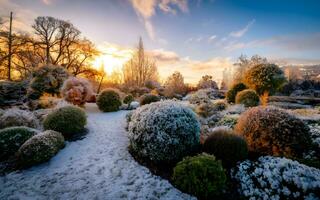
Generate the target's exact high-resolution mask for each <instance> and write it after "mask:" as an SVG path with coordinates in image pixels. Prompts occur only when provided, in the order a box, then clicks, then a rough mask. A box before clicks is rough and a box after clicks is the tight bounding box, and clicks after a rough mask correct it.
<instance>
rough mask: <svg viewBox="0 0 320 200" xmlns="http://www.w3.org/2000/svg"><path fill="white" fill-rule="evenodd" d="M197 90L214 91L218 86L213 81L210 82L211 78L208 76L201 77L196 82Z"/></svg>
mask: <svg viewBox="0 0 320 200" xmlns="http://www.w3.org/2000/svg"><path fill="white" fill-rule="evenodd" d="M197 88H198V89H206V88H212V89H216V90H217V89H219V88H218V84H217V83H216V82H215V81H214V80H212V76H209V75H205V76H202V78H201V79H200V81H199V82H198V85H197Z"/></svg>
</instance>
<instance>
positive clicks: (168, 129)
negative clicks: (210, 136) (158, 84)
mask: <svg viewBox="0 0 320 200" xmlns="http://www.w3.org/2000/svg"><path fill="white" fill-rule="evenodd" d="M130 119H131V121H130V122H129V139H130V149H131V150H132V152H133V153H134V154H136V155H138V156H140V157H142V158H146V159H149V160H151V161H153V162H170V161H177V160H179V159H181V158H183V157H184V156H186V155H188V154H189V153H190V152H192V151H194V150H195V149H196V148H197V147H198V145H199V144H200V143H199V136H200V124H199V122H198V120H197V116H196V115H195V113H194V112H193V111H192V110H190V109H189V108H187V107H185V106H183V105H181V104H179V103H177V102H175V101H161V102H155V103H152V104H149V105H145V106H142V107H139V108H138V109H137V110H135V111H134V112H133V114H132V116H131V118H130Z"/></svg>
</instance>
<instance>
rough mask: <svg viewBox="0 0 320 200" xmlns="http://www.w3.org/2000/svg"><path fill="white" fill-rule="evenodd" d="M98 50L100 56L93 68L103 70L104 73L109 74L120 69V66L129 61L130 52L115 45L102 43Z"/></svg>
mask: <svg viewBox="0 0 320 200" xmlns="http://www.w3.org/2000/svg"><path fill="white" fill-rule="evenodd" d="M98 49H99V50H100V52H101V55H100V56H98V57H97V58H96V59H95V60H94V62H93V66H94V68H96V69H98V70H101V68H102V69H103V70H104V72H105V73H107V74H109V75H110V74H111V73H112V72H113V71H115V70H118V69H121V68H122V66H123V65H124V64H125V63H126V62H127V61H128V60H130V59H131V57H132V50H131V49H124V48H120V47H118V46H116V45H113V44H109V43H104V44H103V45H102V46H99V47H98Z"/></svg>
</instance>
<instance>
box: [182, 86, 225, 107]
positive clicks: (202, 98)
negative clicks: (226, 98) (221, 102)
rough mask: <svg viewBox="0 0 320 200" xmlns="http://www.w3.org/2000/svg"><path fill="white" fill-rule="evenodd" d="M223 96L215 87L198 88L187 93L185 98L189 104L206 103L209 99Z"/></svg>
mask: <svg viewBox="0 0 320 200" xmlns="http://www.w3.org/2000/svg"><path fill="white" fill-rule="evenodd" d="M222 97H223V93H221V92H220V91H218V90H215V89H200V90H198V91H196V92H195V93H192V94H189V95H188V96H187V97H186V98H185V99H186V100H188V101H189V102H190V103H191V104H198V105H199V104H201V103H208V102H210V101H211V100H214V99H219V98H222Z"/></svg>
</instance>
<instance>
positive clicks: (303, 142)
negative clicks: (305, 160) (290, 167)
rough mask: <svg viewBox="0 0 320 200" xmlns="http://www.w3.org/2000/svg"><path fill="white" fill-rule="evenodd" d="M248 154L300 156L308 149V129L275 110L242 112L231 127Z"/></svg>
mask: <svg viewBox="0 0 320 200" xmlns="http://www.w3.org/2000/svg"><path fill="white" fill-rule="evenodd" d="M235 131H236V133H238V134H240V135H242V136H243V137H244V138H245V139H246V141H247V143H248V147H249V151H252V152H255V153H257V154H259V155H275V156H286V157H302V154H303V152H304V151H305V150H307V149H309V148H310V145H311V138H310V134H309V128H308V126H307V125H305V124H304V123H303V121H301V120H300V119H298V118H296V117H295V116H293V115H291V114H289V113H287V112H285V111H284V110H281V109H278V108H275V107H261V106H259V107H253V108H250V109H249V110H247V111H246V112H245V113H243V114H242V115H241V116H240V118H239V119H238V122H237V125H236V127H235Z"/></svg>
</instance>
